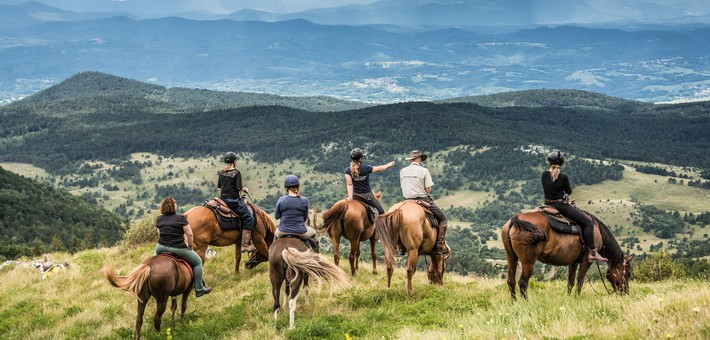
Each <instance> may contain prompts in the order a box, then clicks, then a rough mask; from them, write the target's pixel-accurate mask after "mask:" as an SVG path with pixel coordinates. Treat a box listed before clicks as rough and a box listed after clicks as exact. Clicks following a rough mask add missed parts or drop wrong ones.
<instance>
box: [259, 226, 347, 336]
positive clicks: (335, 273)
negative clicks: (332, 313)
mask: <svg viewBox="0 0 710 340" xmlns="http://www.w3.org/2000/svg"><path fill="white" fill-rule="evenodd" d="M309 277H310V278H313V279H315V280H316V282H318V283H319V284H321V283H322V282H323V279H326V280H327V282H328V286H329V288H330V291H331V293H332V292H333V291H334V290H335V289H336V288H338V287H343V288H345V287H347V286H349V282H348V278H347V276H346V275H345V272H343V270H342V269H340V267H338V266H336V265H334V264H331V263H329V262H328V261H327V260H326V259H325V257H323V256H322V255H320V254H318V253H314V252H312V251H310V250H308V248H306V245H305V244H304V243H303V241H302V240H300V239H298V238H292V237H289V238H280V239H278V240H276V241H275V242H274V244H272V245H271V248H269V279H270V281H271V292H272V294H273V296H274V309H273V311H274V319H276V320H278V317H279V311H280V309H281V306H280V305H279V302H280V301H281V299H280V297H279V295H280V293H281V285H282V284H283V282H284V280H285V281H286V292H285V296H284V304H285V298H287V297H288V298H289V301H288V312H289V328H291V329H293V327H294V315H295V313H296V300H297V299H298V294H299V292H300V289H301V283H303V286H304V287H303V291H304V295H305V301H306V304H308V279H309Z"/></svg>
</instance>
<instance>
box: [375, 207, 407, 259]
mask: <svg viewBox="0 0 710 340" xmlns="http://www.w3.org/2000/svg"><path fill="white" fill-rule="evenodd" d="M401 219H402V210H401V209H397V210H395V211H391V212H388V213H386V214H384V215H380V216H378V217H377V219H376V220H375V230H376V232H377V236H378V237H379V238H380V242H382V246H383V247H384V248H385V264H386V265H388V266H389V265H392V264H394V248H395V247H396V246H397V244H398V243H399V230H398V229H399V224H400V221H401Z"/></svg>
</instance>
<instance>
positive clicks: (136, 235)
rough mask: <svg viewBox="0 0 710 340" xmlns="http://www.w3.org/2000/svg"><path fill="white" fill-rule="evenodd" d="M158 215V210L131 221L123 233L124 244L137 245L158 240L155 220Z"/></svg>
mask: <svg viewBox="0 0 710 340" xmlns="http://www.w3.org/2000/svg"><path fill="white" fill-rule="evenodd" d="M158 215H159V214H158V212H155V213H150V214H147V215H145V216H143V218H141V219H140V220H138V221H136V222H131V225H130V227H129V228H128V230H127V231H126V233H125V234H124V235H123V241H122V243H123V245H124V246H128V247H136V246H139V245H141V244H145V243H155V242H158V233H157V232H156V230H155V229H156V228H155V220H156V219H157V218H158Z"/></svg>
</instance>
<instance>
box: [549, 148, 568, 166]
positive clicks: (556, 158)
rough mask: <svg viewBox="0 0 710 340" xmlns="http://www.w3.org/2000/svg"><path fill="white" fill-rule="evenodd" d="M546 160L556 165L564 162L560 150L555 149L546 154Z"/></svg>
mask: <svg viewBox="0 0 710 340" xmlns="http://www.w3.org/2000/svg"><path fill="white" fill-rule="evenodd" d="M547 161H548V162H550V165H552V164H556V165H562V164H564V163H565V158H564V156H562V153H561V152H560V150H555V151H552V152H550V154H549V155H547Z"/></svg>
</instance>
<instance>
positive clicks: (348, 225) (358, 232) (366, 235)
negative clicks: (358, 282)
mask: <svg viewBox="0 0 710 340" xmlns="http://www.w3.org/2000/svg"><path fill="white" fill-rule="evenodd" d="M381 196H382V193H381V192H380V193H377V194H375V198H377V199H380V197H381ZM365 209H366V208H365V206H363V205H362V203H360V202H357V201H355V200H350V201H348V200H345V199H343V200H340V201H338V202H336V203H335V204H334V205H333V206H332V207H331V208H330V209H328V210H327V211H326V212H324V213H323V225H322V226H320V227H317V230H318V232H325V231H327V232H328V235H329V236H330V240H331V241H332V242H333V260H334V261H335V264H336V265H338V264H340V238H341V237H342V236H345V238H347V239H348V241H350V256H349V257H348V259H349V260H350V273H351V274H352V275H355V274H357V270H358V262H359V258H360V242H362V241H365V240H370V253H371V255H372V273H373V274H377V255H376V254H375V244H377V241H376V240H375V226H374V224H373V223H370V221H369V220H368V218H367V210H365Z"/></svg>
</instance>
